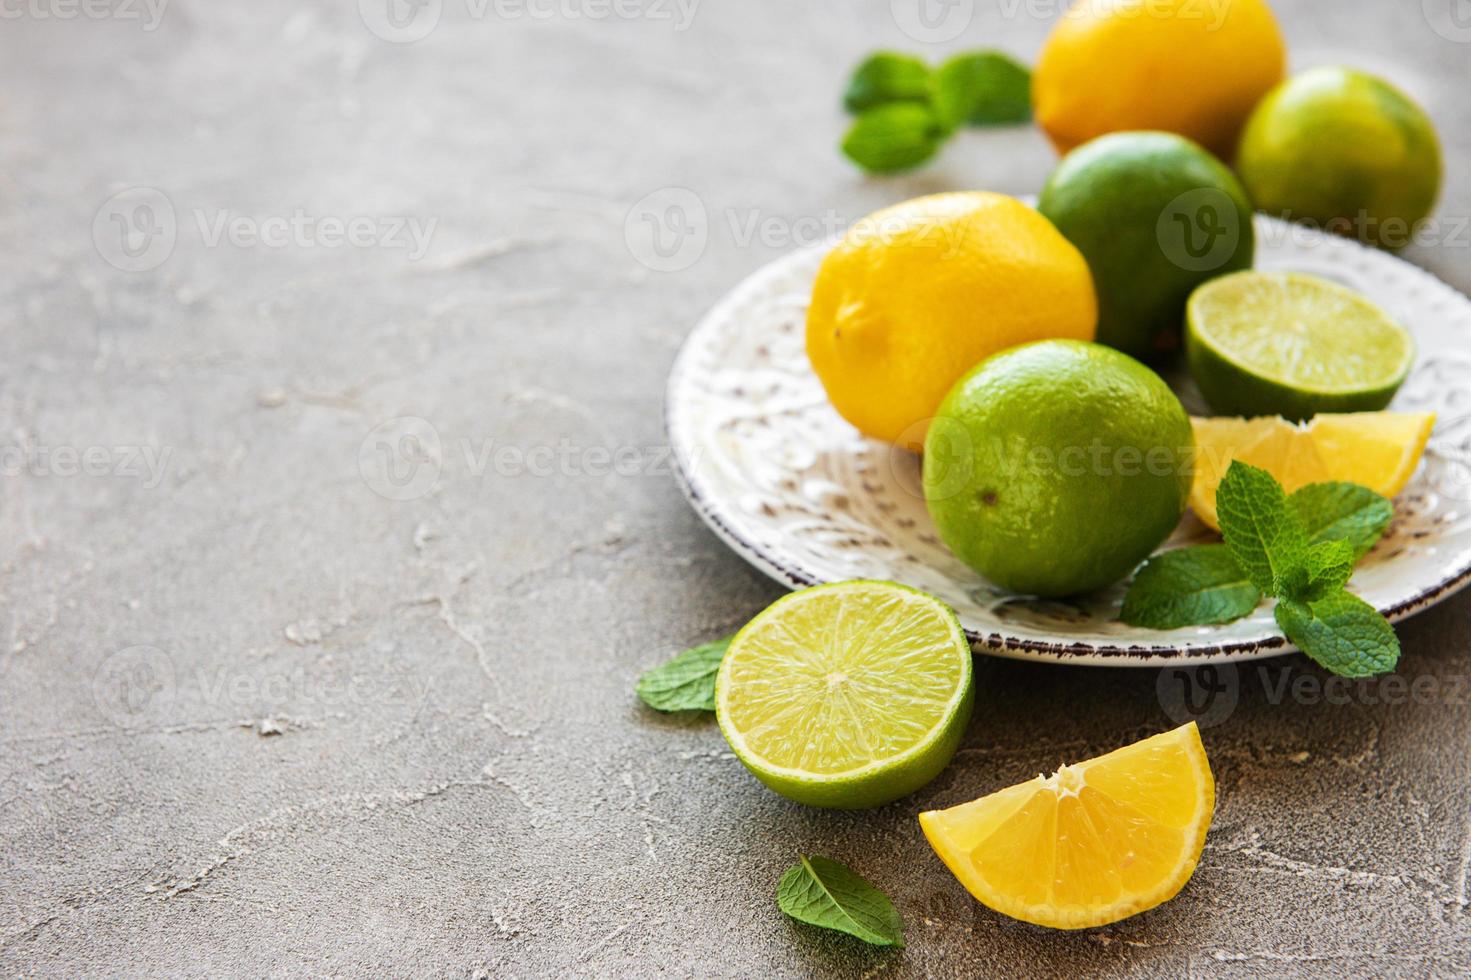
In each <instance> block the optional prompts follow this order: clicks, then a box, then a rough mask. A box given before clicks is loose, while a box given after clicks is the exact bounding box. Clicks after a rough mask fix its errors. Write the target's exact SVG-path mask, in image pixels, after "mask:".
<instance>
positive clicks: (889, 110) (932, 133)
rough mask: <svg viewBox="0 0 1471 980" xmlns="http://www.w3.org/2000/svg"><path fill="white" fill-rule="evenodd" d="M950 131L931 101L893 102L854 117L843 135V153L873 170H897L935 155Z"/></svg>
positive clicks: (861, 165)
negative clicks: (851, 124)
mask: <svg viewBox="0 0 1471 980" xmlns="http://www.w3.org/2000/svg"><path fill="white" fill-rule="evenodd" d="M948 135H949V133H948V132H947V130H946V129H945V126H944V125H943V124H942V123H941V122H940V118H939V117H938V116H937V115H935V111H934V110H933V109H931V108H930V107H929V106H928V105H926V104H923V103H918V102H891V103H889V104H888V105H881V106H878V107H876V108H873V109H869V110H868V111H867V112H865V113H864V114H863V115H861V116H859V117H858V118H857V119H856V120H854V122H853V126H852V128H851V129H849V130H848V135H847V136H845V137H843V153H844V154H846V155H847V157H848V159H850V160H852V161H853V162H854V163H856V164H858V166H860V167H862V168H863V169H864V170H867V171H869V172H870V173H876V174H889V173H897V172H898V171H901V170H912V169H913V168H915V167H917V166H919V165H920V164H922V163H924V162H925V161H926V160H928V159H929V158H930V157H932V156H934V155H935V152H936V151H937V150H939V148H940V144H942V143H944V142H945V138H946V137H947V136H948Z"/></svg>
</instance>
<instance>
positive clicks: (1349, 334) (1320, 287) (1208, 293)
mask: <svg viewBox="0 0 1471 980" xmlns="http://www.w3.org/2000/svg"><path fill="white" fill-rule="evenodd" d="M1185 319H1186V329H1185V350H1186V355H1187V357H1188V359H1189V362H1190V373H1191V374H1192V375H1194V376H1195V382H1196V384H1198V385H1200V390H1201V393H1202V394H1204V395H1205V398H1206V401H1208V402H1210V406H1211V408H1213V409H1214V410H1215V411H1216V412H1218V413H1220V414H1222V415H1244V416H1256V415H1281V416H1282V417H1283V418H1286V419H1288V420H1290V421H1293V422H1300V421H1302V420H1304V419H1307V418H1310V417H1311V416H1313V415H1315V414H1317V413H1319V412H1376V411H1378V410H1379V409H1381V408H1384V406H1386V405H1388V404H1389V402H1390V399H1392V398H1393V397H1394V393H1395V392H1396V391H1397V390H1399V386H1400V385H1401V384H1403V383H1404V380H1405V377H1406V376H1407V375H1408V374H1409V373H1410V366H1411V365H1412V364H1413V363H1414V360H1415V342H1414V340H1413V339H1411V337H1410V335H1409V333H1408V332H1407V331H1406V330H1405V328H1404V327H1401V326H1400V325H1399V324H1397V323H1395V322H1394V321H1393V320H1391V319H1390V318H1389V316H1388V315H1387V314H1386V313H1385V312H1384V311H1383V310H1381V309H1380V308H1379V307H1377V306H1375V305H1374V304H1373V303H1371V302H1369V301H1368V300H1367V299H1365V298H1364V297H1363V296H1360V295H1359V294H1358V293H1356V292H1354V291H1353V290H1351V289H1347V288H1345V287H1343V286H1339V285H1337V284H1335V283H1331V282H1328V281H1327V280H1324V279H1319V278H1317V277H1315V276H1309V275H1304V274H1302V273H1297V272H1237V273H1233V274H1231V275H1228V276H1222V277H1221V278H1219V279H1213V280H1211V281H1210V282H1208V283H1206V284H1205V285H1203V286H1201V287H1200V288H1199V289H1197V290H1195V292H1194V293H1192V294H1191V296H1190V302H1189V303H1188V304H1187V305H1186V309H1185Z"/></svg>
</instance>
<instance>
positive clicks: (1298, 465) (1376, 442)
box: [1190, 412, 1435, 529]
mask: <svg viewBox="0 0 1471 980" xmlns="http://www.w3.org/2000/svg"><path fill="white" fill-rule="evenodd" d="M1190 422H1191V426H1192V427H1193V428H1194V430H1195V479H1194V483H1193V485H1192V487H1191V490H1190V509H1191V510H1193V511H1195V514H1196V516H1198V517H1199V518H1200V519H1201V520H1202V521H1204V522H1205V523H1207V524H1209V525H1210V526H1211V527H1213V528H1216V529H1219V528H1220V523H1219V522H1218V521H1217V519H1216V487H1218V486H1220V483H1221V480H1222V479H1224V478H1225V476H1226V470H1227V469H1228V468H1229V467H1230V466H1231V461H1232V460H1233V459H1239V460H1241V461H1242V462H1243V463H1250V464H1251V465H1252V466H1256V467H1260V468H1261V469H1264V470H1266V471H1267V472H1268V473H1271V474H1272V475H1273V476H1274V477H1276V478H1277V482H1278V483H1280V484H1282V489H1283V490H1285V491H1287V492H1288V493H1291V492H1292V491H1294V490H1297V489H1299V488H1301V487H1305V486H1307V485H1308V484H1309V483H1326V482H1329V481H1333V480H1344V481H1347V482H1349V483H1357V484H1360V485H1361V486H1365V487H1368V488H1369V489H1370V490H1373V491H1374V492H1375V493H1377V494H1380V495H1381V496H1385V497H1393V496H1394V495H1395V494H1397V493H1399V492H1400V491H1401V490H1403V489H1404V488H1405V484H1407V483H1409V482H1410V477H1411V476H1413V475H1414V474H1415V468H1416V467H1417V466H1419V465H1420V456H1421V455H1422V454H1423V453H1424V452H1425V444H1426V442H1427V441H1429V439H1430V430H1431V429H1432V428H1433V427H1434V425H1435V413H1434V412H1348V413H1344V414H1338V415H1316V416H1314V417H1313V419H1312V421H1310V422H1307V423H1305V424H1302V425H1294V424H1293V423H1291V422H1288V421H1286V420H1285V419H1282V418H1279V417H1277V416H1272V417H1270V418H1256V419H1233V418H1209V419H1202V418H1192V419H1191V420H1190Z"/></svg>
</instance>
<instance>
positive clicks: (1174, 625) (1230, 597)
mask: <svg viewBox="0 0 1471 980" xmlns="http://www.w3.org/2000/svg"><path fill="white" fill-rule="evenodd" d="M1261 601H1262V593H1261V590H1259V589H1258V588H1257V587H1256V586H1255V585H1252V584H1251V580H1250V579H1248V578H1247V577H1246V573H1245V572H1243V571H1242V570H1241V566H1240V565H1238V564H1237V563H1236V559H1234V558H1232V557H1231V552H1230V549H1228V548H1227V547H1226V546H1225V545H1223V544H1206V545H1200V546H1198V547H1195V548H1177V549H1175V550H1174V551H1166V552H1165V553H1164V554H1162V555H1155V556H1154V557H1153V558H1151V559H1149V561H1147V562H1145V563H1144V567H1143V568H1141V569H1139V572H1138V574H1136V575H1135V576H1134V581H1133V582H1132V583H1131V584H1130V585H1129V592H1128V594H1127V595H1125V596H1124V608H1123V610H1122V611H1121V612H1120V614H1119V618H1120V619H1122V620H1123V621H1124V622H1126V623H1128V624H1129V625H1130V626H1143V627H1145V628H1147V629H1156V630H1172V629H1179V628H1180V627H1182V626H1204V625H1207V624H1210V623H1229V622H1231V621H1232V620H1235V619H1240V618H1241V617H1242V616H1245V615H1246V614H1247V613H1249V612H1251V611H1252V610H1253V609H1255V608H1256V607H1257V605H1258V604H1259V603H1260V602H1261Z"/></svg>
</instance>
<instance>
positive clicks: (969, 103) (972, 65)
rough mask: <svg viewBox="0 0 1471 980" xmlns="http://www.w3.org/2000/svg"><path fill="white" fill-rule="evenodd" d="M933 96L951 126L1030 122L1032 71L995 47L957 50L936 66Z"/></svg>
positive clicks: (939, 110) (936, 106)
mask: <svg viewBox="0 0 1471 980" xmlns="http://www.w3.org/2000/svg"><path fill="white" fill-rule="evenodd" d="M934 99H935V108H936V110H937V111H938V112H939V113H940V117H941V118H942V119H943V120H945V122H946V123H947V124H949V125H950V126H951V127H955V126H959V125H961V124H962V123H970V124H971V125H974V126H996V125H1003V124H1007V123H1024V122H1030V121H1031V118H1032V73H1031V72H1030V71H1028V70H1027V68H1026V66H1025V65H1022V64H1021V63H1020V62H1018V61H1016V60H1015V59H1013V58H1010V57H1008V56H1006V55H1004V54H1001V53H1000V52H998V51H972V52H969V53H967V54H958V55H956V56H955V57H953V58H950V59H949V60H948V61H946V62H945V63H944V64H942V65H941V66H940V67H939V69H938V70H936V72H935V77H934Z"/></svg>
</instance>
